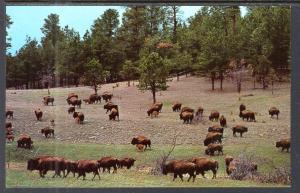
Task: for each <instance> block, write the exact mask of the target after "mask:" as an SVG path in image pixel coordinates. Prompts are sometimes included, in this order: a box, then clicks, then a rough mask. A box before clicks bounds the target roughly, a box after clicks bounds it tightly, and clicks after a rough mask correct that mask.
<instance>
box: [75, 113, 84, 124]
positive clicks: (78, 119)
mask: <svg viewBox="0 0 300 193" xmlns="http://www.w3.org/2000/svg"><path fill="white" fill-rule="evenodd" d="M73 118H74V119H75V121H76V123H78V124H82V123H83V121H84V114H83V113H80V112H74V113H73Z"/></svg>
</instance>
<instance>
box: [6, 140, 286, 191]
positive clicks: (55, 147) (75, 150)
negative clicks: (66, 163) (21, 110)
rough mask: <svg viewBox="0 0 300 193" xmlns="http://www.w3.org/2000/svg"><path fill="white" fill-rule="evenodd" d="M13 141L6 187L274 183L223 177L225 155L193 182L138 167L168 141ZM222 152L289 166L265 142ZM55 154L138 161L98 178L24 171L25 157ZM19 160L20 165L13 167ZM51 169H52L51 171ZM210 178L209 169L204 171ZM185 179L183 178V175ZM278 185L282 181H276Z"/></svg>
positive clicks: (189, 151)
mask: <svg viewBox="0 0 300 193" xmlns="http://www.w3.org/2000/svg"><path fill="white" fill-rule="evenodd" d="M15 147H16V144H15V143H13V144H10V145H7V148H6V149H7V151H6V159H7V161H8V159H9V160H10V165H11V166H12V167H10V169H7V178H6V180H7V181H6V184H7V186H8V187H165V186H168V187H170V186H184V187H185V186H186V187H189V186H195V187H199V186H201V187H216V186H218V187H232V186H233V187H252V186H256V187H257V186H272V187H273V186H275V185H272V184H261V183H257V182H254V181H234V180H230V179H227V178H225V176H226V175H225V163H224V156H225V155H224V156H214V157H213V159H216V160H218V161H219V170H218V174H217V175H218V179H216V180H211V179H203V178H198V179H196V182H195V183H191V182H190V183H188V182H183V183H182V182H180V180H179V179H178V180H177V182H176V181H175V182H172V176H171V175H168V176H154V175H150V174H148V173H146V172H141V171H138V169H137V168H139V167H141V166H148V167H154V164H155V161H156V159H157V158H159V157H160V156H161V155H162V154H163V152H167V151H169V149H170V148H171V147H170V146H168V145H161V146H153V148H152V150H149V151H145V152H137V151H136V150H135V147H134V146H132V145H97V144H66V143H56V142H55V143H51V142H48V143H41V142H36V143H35V148H34V149H33V150H31V151H30V150H23V149H16V148H15ZM203 151H204V147H203V146H200V145H199V146H192V145H178V146H176V148H175V150H174V152H173V153H172V156H171V157H172V158H176V159H185V158H190V157H193V156H203ZM224 153H225V154H229V155H233V156H237V155H239V154H240V153H245V154H248V155H251V154H254V153H255V156H256V157H257V156H258V157H260V158H267V159H269V160H270V159H272V161H273V163H274V164H275V165H276V166H278V167H279V166H289V165H290V163H289V162H287V161H286V160H290V157H289V156H290V154H289V153H282V152H280V151H279V150H277V149H276V148H275V147H273V146H270V145H267V144H264V145H261V144H254V145H251V146H246V145H244V146H237V147H236V146H233V145H232V146H230V145H227V146H225V149H224ZM45 154H47V155H57V156H62V157H65V158H68V159H72V160H78V159H99V158H100V157H101V156H108V155H112V156H116V157H118V158H121V157H124V156H130V157H134V158H135V159H136V160H137V161H136V163H135V167H134V168H133V169H131V170H119V171H118V173H117V174H107V173H104V174H102V173H101V174H100V175H101V178H102V179H101V181H99V180H95V181H91V178H92V175H91V174H89V175H88V176H87V180H86V181H82V180H77V179H76V178H73V177H71V176H68V178H67V179H59V178H54V179H52V178H51V176H52V175H51V174H50V173H49V174H48V175H47V178H45V179H41V178H40V177H39V175H38V173H37V171H34V172H29V171H26V161H27V159H28V158H30V157H34V156H35V155H45ZM14 164H16V165H17V164H19V165H20V166H19V167H17V168H16V167H13V165H14ZM258 170H259V172H262V173H264V172H269V171H271V170H272V167H270V165H269V164H268V163H264V162H259V161H258ZM51 173H52V172H51ZM207 177H209V178H211V177H212V175H211V172H208V173H207ZM185 180H186V179H185ZM276 186H281V185H276Z"/></svg>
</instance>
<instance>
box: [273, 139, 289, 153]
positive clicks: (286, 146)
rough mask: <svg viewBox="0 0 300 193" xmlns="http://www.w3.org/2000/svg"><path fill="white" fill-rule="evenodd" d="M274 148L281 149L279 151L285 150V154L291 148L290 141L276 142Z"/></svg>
mask: <svg viewBox="0 0 300 193" xmlns="http://www.w3.org/2000/svg"><path fill="white" fill-rule="evenodd" d="M276 147H277V148H280V147H281V151H283V150H284V149H286V152H289V149H290V147H291V140H290V139H282V140H280V141H277V142H276Z"/></svg>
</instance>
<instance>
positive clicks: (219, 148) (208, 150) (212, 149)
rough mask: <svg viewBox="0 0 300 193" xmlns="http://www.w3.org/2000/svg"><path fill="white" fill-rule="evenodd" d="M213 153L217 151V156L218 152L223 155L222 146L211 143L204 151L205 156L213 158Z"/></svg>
mask: <svg viewBox="0 0 300 193" xmlns="http://www.w3.org/2000/svg"><path fill="white" fill-rule="evenodd" d="M215 151H218V155H220V152H221V153H222V155H223V145H221V144H216V143H211V144H209V145H208V146H207V148H206V149H205V154H206V155H211V156H213V155H215Z"/></svg>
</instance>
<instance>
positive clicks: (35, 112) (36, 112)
mask: <svg viewBox="0 0 300 193" xmlns="http://www.w3.org/2000/svg"><path fill="white" fill-rule="evenodd" d="M34 114H35V116H36V119H37V120H38V121H41V120H42V116H43V111H41V109H37V110H34Z"/></svg>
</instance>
